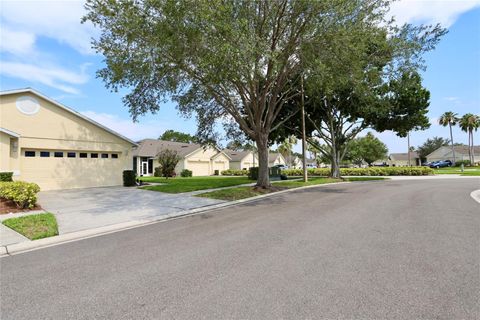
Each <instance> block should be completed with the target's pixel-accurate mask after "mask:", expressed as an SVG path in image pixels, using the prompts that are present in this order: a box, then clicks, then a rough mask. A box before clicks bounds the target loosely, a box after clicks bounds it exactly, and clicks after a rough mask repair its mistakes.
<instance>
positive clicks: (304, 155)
mask: <svg viewBox="0 0 480 320" xmlns="http://www.w3.org/2000/svg"><path fill="white" fill-rule="evenodd" d="M300 81H301V82H300V85H301V90H302V100H301V106H300V108H301V115H302V158H303V159H302V164H303V182H307V181H308V175H307V141H306V140H307V136H306V133H305V94H304V90H303V72H302V75H301V78H300Z"/></svg>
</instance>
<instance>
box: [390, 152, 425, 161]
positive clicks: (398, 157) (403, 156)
mask: <svg viewBox="0 0 480 320" xmlns="http://www.w3.org/2000/svg"><path fill="white" fill-rule="evenodd" d="M390 159H391V160H400V161H402V160H408V153H406V152H405V153H391V154H390ZM410 159H418V153H416V152H410Z"/></svg>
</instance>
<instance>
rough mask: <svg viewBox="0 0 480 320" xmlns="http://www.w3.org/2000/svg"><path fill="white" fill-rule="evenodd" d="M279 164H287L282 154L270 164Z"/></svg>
mask: <svg viewBox="0 0 480 320" xmlns="http://www.w3.org/2000/svg"><path fill="white" fill-rule="evenodd" d="M278 164H283V165H285V164H286V161H285V158H284V157H283V156H282V155H279V156H278V157H277V158H276V159H275V160H274V161H273V162H269V163H268V166H269V167H273V166H276V165H278Z"/></svg>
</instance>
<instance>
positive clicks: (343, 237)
mask: <svg viewBox="0 0 480 320" xmlns="http://www.w3.org/2000/svg"><path fill="white" fill-rule="evenodd" d="M476 189H480V180H479V179H462V180H460V179H445V180H415V181H372V182H357V183H350V184H341V185H332V186H322V187H318V188H312V189H306V190H299V191H294V192H291V193H287V194H283V195H277V196H273V197H270V198H266V199H263V200H260V201H256V202H252V203H247V204H243V205H238V206H232V207H228V208H224V209H220V210H217V211H211V212H207V213H203V214H201V215H197V216H192V217H187V218H183V219H178V220H172V221H167V222H163V223H156V224H152V225H149V226H145V227H140V228H134V229H130V230H126V231H122V232H117V233H113V234H109V235H105V236H100V237H95V238H91V239H86V240H82V241H76V242H71V243H67V244H62V245H58V246H53V247H49V248H45V249H40V250H36V251H32V252H27V253H23V254H18V255H14V256H8V257H5V258H2V259H0V268H1V269H0V276H1V278H0V280H1V283H0V285H1V292H0V295H1V305H0V308H1V314H0V318H1V319H2V320H7V319H280V318H281V319H478V318H479V317H480V309H479V305H478V301H480V204H479V203H477V202H475V201H474V200H473V199H472V198H471V197H470V192H472V191H473V190H476Z"/></svg>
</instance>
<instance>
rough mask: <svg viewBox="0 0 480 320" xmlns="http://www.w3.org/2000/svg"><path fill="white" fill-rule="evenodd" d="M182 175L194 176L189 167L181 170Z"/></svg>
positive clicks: (185, 176) (186, 176)
mask: <svg viewBox="0 0 480 320" xmlns="http://www.w3.org/2000/svg"><path fill="white" fill-rule="evenodd" d="M180 176H181V177H184V178H188V177H191V176H192V171H191V170H188V169H183V170H182V172H180Z"/></svg>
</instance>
